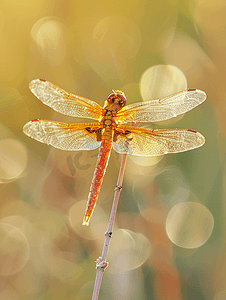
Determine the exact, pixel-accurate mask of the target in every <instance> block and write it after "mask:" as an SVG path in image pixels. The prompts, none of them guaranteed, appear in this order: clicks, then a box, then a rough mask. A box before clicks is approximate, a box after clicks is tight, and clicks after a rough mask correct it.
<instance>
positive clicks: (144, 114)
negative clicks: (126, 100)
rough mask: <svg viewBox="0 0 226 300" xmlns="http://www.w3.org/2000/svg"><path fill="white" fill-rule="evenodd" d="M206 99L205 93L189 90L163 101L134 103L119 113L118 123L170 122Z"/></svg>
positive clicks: (117, 116)
mask: <svg viewBox="0 0 226 300" xmlns="http://www.w3.org/2000/svg"><path fill="white" fill-rule="evenodd" d="M206 97H207V96H206V93H205V92H203V91H200V90H197V89H188V90H186V91H183V92H179V93H176V94H174V95H171V96H167V97H165V98H162V99H158V100H151V101H144V102H138V103H133V104H130V105H127V106H125V107H123V108H122V109H121V110H120V111H118V113H117V115H116V121H117V122H118V123H126V122H158V121H163V120H168V119H171V118H173V117H176V116H178V115H181V114H183V113H186V112H187V111H190V110H191V109H193V108H194V107H196V106H198V105H200V104H201V103H202V102H204V101H205V99H206Z"/></svg>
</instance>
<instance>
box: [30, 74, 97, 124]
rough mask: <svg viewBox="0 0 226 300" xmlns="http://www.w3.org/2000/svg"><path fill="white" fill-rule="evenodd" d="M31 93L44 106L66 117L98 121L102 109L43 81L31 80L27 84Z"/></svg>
mask: <svg viewBox="0 0 226 300" xmlns="http://www.w3.org/2000/svg"><path fill="white" fill-rule="evenodd" d="M29 88H30V90H31V91H32V93H33V94H34V95H35V96H36V97H37V98H38V99H39V100H41V101H42V102H43V103H44V104H46V105H48V106H50V107H51V108H52V109H54V110H55V111H57V112H59V113H62V114H64V115H67V116H72V117H81V118H89V119H95V120H99V119H100V118H101V117H102V107H101V106H100V105H99V104H97V103H96V102H94V101H92V100H89V99H86V98H84V97H81V96H77V95H74V94H72V93H68V92H66V91H65V90H63V89H61V88H60V87H58V86H56V85H54V84H53V83H51V82H49V81H47V80H44V79H35V80H32V81H31V82H30V84H29Z"/></svg>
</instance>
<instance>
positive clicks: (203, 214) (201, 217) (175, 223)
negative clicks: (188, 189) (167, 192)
mask: <svg viewBox="0 0 226 300" xmlns="http://www.w3.org/2000/svg"><path fill="white" fill-rule="evenodd" d="M213 226H214V219H213V216H212V214H211V212H210V211H209V210H208V209H207V208H206V207H205V206H204V205H202V204H199V203H196V202H183V203H179V204H177V205H175V206H174V207H173V208H172V209H171V210H170V212H169V213H168V216H167V219H166V232H167V235H168V237H169V238H170V240H171V241H172V242H173V243H174V244H175V245H177V246H180V247H182V248H188V249H192V248H198V247H200V246H202V245H203V244H205V243H206V242H207V240H208V239H209V237H210V235H211V233H212V231H213Z"/></svg>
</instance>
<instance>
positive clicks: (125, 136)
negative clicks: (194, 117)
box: [23, 79, 207, 226]
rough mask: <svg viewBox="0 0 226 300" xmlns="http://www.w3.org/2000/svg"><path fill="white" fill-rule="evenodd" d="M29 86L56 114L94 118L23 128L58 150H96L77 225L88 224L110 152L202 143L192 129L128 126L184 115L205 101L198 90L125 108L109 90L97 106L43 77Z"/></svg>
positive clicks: (159, 151) (159, 150) (158, 151)
mask: <svg viewBox="0 0 226 300" xmlns="http://www.w3.org/2000/svg"><path fill="white" fill-rule="evenodd" d="M29 88H30V90H31V92H32V93H33V94H34V95H35V96H36V97H37V98H38V99H39V100H41V101H42V102H43V103H44V104H46V105H48V106H49V107H51V108H52V109H53V110H55V111H56V112H59V113H62V114H64V115H67V116H71V117H80V118H89V119H94V120H96V122H94V123H64V122H57V121H50V120H40V119H36V120H32V121H29V122H28V123H26V124H25V125H24V127H23V131H24V133H25V134H26V135H28V136H29V137H31V138H33V139H35V140H37V141H39V142H41V143H45V144H48V145H51V146H53V147H55V148H58V149H61V150H67V151H78V150H94V149H97V148H100V150H99V155H98V158H97V163H96V167H95V170H94V175H93V179H92V182H91V187H90V191H89V195H88V200H87V206H86V211H85V215H84V218H83V223H82V225H87V226H88V225H89V221H90V218H91V216H92V214H93V210H94V208H95V206H96V201H97V198H98V195H99V192H100V187H101V184H102V181H103V177H104V175H105V171H106V168H107V165H108V161H109V157H110V153H111V149H112V148H113V149H114V151H116V152H117V153H120V154H131V155H138V156H159V155H164V154H168V153H179V152H184V151H187V150H191V149H195V148H198V147H200V146H202V145H203V144H204V143H205V138H204V136H203V135H202V134H201V133H199V132H197V131H196V130H193V129H181V128H173V129H148V128H142V127H135V126H133V122H135V123H137V122H138V123H140V122H141V123H142V122H159V121H164V120H168V119H171V118H174V117H176V116H178V115H181V114H184V113H186V112H188V111H190V110H191V109H193V108H195V107H196V106H198V105H200V104H201V103H203V102H204V101H205V99H206V97H207V96H206V93H205V92H203V91H201V90H198V89H187V90H184V91H182V92H179V93H176V94H173V95H170V96H167V97H164V98H162V99H157V100H149V101H143V102H138V103H133V104H129V105H126V101H127V98H126V96H125V94H124V93H123V92H122V91H120V90H112V93H111V94H110V95H109V96H108V97H107V100H106V101H105V104H104V106H103V107H101V106H100V105H99V104H98V103H96V102H95V101H92V100H89V99H87V98H84V97H81V96H78V95H75V94H72V93H69V92H67V91H65V90H64V89H62V88H60V87H58V86H56V85H54V84H53V83H51V82H49V81H47V80H45V79H35V80H32V81H31V82H30V84H29ZM97 121H98V122H97ZM127 123H129V124H127Z"/></svg>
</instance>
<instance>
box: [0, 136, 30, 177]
mask: <svg viewBox="0 0 226 300" xmlns="http://www.w3.org/2000/svg"><path fill="white" fill-rule="evenodd" d="M26 165H27V152H26V149H25V147H24V146H23V145H22V143H21V142H19V141H17V140H13V139H5V140H2V141H0V181H2V182H4V181H7V180H13V179H16V178H18V177H19V176H20V175H21V173H22V172H23V171H24V169H25V168H26Z"/></svg>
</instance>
